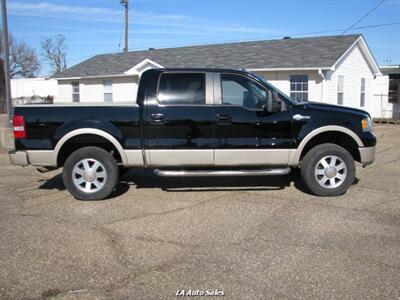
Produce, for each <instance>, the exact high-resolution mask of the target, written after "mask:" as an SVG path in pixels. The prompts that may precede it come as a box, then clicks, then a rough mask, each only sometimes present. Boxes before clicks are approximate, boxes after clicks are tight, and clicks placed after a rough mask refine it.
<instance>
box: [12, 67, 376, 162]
mask: <svg viewBox="0 0 400 300" xmlns="http://www.w3.org/2000/svg"><path fill="white" fill-rule="evenodd" d="M164 72H184V73H187V72H191V73H204V74H205V76H206V91H205V95H206V104H204V105H162V104H160V103H159V101H158V98H157V97H158V83H159V78H160V75H161V74H163V73H164ZM225 73H229V74H232V73H233V74H237V75H238V76H245V77H247V78H249V79H250V80H253V81H254V82H255V83H256V84H258V85H259V86H260V87H261V88H265V89H269V90H273V91H274V92H275V93H277V94H278V96H279V97H280V99H281V100H282V101H283V103H284V106H285V109H283V110H281V111H277V112H269V111H266V110H264V109H248V108H245V107H242V106H235V105H224V104H223V103H222V99H221V84H220V74H225ZM14 113H15V114H17V115H22V116H24V118H25V124H26V134H27V137H26V138H25V139H17V140H16V144H15V146H16V147H15V148H16V152H15V153H13V154H11V156H10V158H11V160H12V161H13V162H14V163H16V164H22V165H23V164H31V165H37V166H54V167H56V166H60V165H59V162H58V159H57V158H58V154H59V152H60V151H61V149H62V147H63V146H64V144H65V143H67V142H68V140H69V139H71V138H74V137H77V136H84V137H85V138H89V137H90V136H91V135H94V136H101V137H102V138H103V139H106V140H107V141H108V142H109V143H111V144H112V145H113V146H114V147H115V148H116V149H117V151H118V154H119V156H120V157H121V164H123V165H125V166H148V167H163V166H209V167H213V166H269V165H276V166H278V165H279V166H287V165H289V166H297V165H298V164H299V163H300V160H301V155H302V151H303V150H304V149H305V148H306V147H307V144H308V143H309V142H310V141H312V139H313V138H314V137H316V136H318V135H321V134H328V133H329V134H330V133H335V132H340V133H341V134H344V135H346V137H348V138H349V139H351V140H352V141H353V142H354V144H355V145H356V146H357V150H358V151H359V153H358V156H359V161H360V162H361V163H363V164H368V163H370V162H371V161H372V160H373V159H374V150H375V148H374V146H375V144H376V137H375V136H374V134H373V133H372V132H364V131H363V130H362V128H361V120H362V119H363V118H367V117H369V115H368V113H366V112H365V111H362V110H357V109H352V108H347V107H341V106H334V105H326V104H319V103H312V102H309V103H301V104H296V103H294V102H293V101H292V100H290V99H289V98H288V97H287V96H285V95H284V94H283V93H281V92H280V91H279V90H276V89H275V88H274V87H272V86H270V85H269V84H268V83H266V82H264V81H262V80H260V79H258V78H257V77H255V76H253V75H251V74H248V73H246V72H243V71H237V70H222V69H221V70H220V69H157V70H148V71H146V72H144V73H143V74H142V76H141V80H140V83H139V89H138V96H137V103H136V104H133V103H132V104H112V105H110V104H104V103H103V104H90V105H89V104H88V105H85V104H83V103H82V104H79V105H73V104H70V105H32V106H30V105H27V106H18V107H16V108H15V112H14ZM88 142H90V139H88ZM21 152H25V153H26V154H27V158H26V159H25V158H23V155H21Z"/></svg>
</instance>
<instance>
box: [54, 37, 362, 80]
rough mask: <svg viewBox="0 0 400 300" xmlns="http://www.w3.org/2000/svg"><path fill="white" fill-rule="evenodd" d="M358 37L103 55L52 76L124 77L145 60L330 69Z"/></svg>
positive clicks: (172, 63)
mask: <svg viewBox="0 0 400 300" xmlns="http://www.w3.org/2000/svg"><path fill="white" fill-rule="evenodd" d="M359 37H360V35H359V34H352V35H338V36H323V37H309V38H293V39H281V40H265V41H254V42H237V43H226V44H214V45H203V46H188V47H178V48H166V49H154V50H144V51H134V52H128V53H114V54H101V55H96V56H94V57H92V58H89V59H88V60H85V61H83V62H81V63H79V64H77V65H75V66H73V67H71V68H69V69H67V70H65V71H63V72H60V73H57V74H54V75H53V77H54V78H68V77H88V76H102V75H105V76H106V75H116V74H123V73H124V72H126V71H127V70H129V69H130V68H132V67H134V66H135V65H137V64H138V63H140V62H141V61H142V60H144V59H146V58H149V59H151V60H153V61H154V62H157V63H159V64H161V65H163V66H164V67H169V68H174V67H178V68H180V67H188V68H200V67H202V68H231V69H240V68H244V69H254V68H314V67H315V68H329V67H331V66H333V65H334V63H335V62H336V61H337V60H338V59H339V58H340V57H341V56H342V55H343V54H344V53H345V52H346V50H347V49H348V48H349V47H350V46H351V45H352V44H353V43H354V42H355V41H356V40H357V39H358V38H359Z"/></svg>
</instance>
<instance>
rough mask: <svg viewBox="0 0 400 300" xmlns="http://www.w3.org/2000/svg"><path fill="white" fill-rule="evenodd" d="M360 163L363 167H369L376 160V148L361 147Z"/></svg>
mask: <svg viewBox="0 0 400 300" xmlns="http://www.w3.org/2000/svg"><path fill="white" fill-rule="evenodd" d="M358 150H360V158H361V160H360V163H361V164H362V165H363V167H365V166H368V165H370V164H372V163H373V161H374V160H375V146H374V147H360V148H358Z"/></svg>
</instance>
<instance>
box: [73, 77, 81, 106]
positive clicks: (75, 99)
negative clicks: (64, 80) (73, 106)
mask: <svg viewBox="0 0 400 300" xmlns="http://www.w3.org/2000/svg"><path fill="white" fill-rule="evenodd" d="M72 101H73V102H79V101H80V99H79V82H72Z"/></svg>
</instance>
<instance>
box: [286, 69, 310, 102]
mask: <svg viewBox="0 0 400 300" xmlns="http://www.w3.org/2000/svg"><path fill="white" fill-rule="evenodd" d="M290 98H292V99H295V100H298V101H302V102H303V101H308V75H290Z"/></svg>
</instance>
